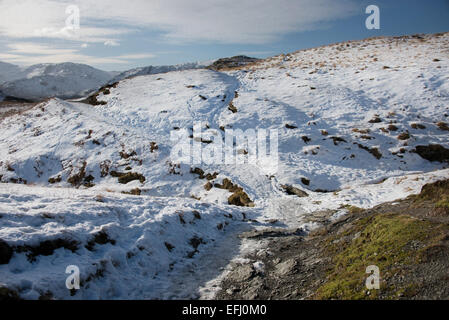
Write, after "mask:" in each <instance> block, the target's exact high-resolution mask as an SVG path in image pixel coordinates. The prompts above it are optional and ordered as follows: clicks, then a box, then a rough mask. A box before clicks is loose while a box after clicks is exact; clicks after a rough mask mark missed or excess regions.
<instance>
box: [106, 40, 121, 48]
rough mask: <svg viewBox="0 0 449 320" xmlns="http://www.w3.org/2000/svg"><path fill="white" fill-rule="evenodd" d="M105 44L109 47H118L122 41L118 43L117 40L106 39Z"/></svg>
mask: <svg viewBox="0 0 449 320" xmlns="http://www.w3.org/2000/svg"><path fill="white" fill-rule="evenodd" d="M104 45H105V46H107V47H118V46H119V45H120V43H118V42H117V41H115V40H106V41H105V42H104Z"/></svg>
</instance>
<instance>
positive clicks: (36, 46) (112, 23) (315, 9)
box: [0, 0, 449, 70]
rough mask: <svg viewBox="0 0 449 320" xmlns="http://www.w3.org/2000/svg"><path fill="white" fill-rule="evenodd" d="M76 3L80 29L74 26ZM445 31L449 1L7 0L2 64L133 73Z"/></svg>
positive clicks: (1, 23)
mask: <svg viewBox="0 0 449 320" xmlns="http://www.w3.org/2000/svg"><path fill="white" fill-rule="evenodd" d="M72 5H75V6H76V8H78V9H79V13H80V29H79V30H78V29H75V30H72V29H70V28H69V29H67V28H68V27H67V23H66V20H67V19H68V18H71V17H73V15H72V14H73V11H69V12H66V9H67V7H68V6H72ZM368 5H377V6H378V7H379V8H380V23H381V25H380V30H367V29H366V28H365V20H366V18H367V17H368V15H367V14H365V9H366V7H367V6H368ZM73 21H75V20H73V19H72V20H70V23H72V22H73ZM69 26H70V24H69ZM443 31H449V0H429V1H419V0H383V1H360V0H277V1H274V0H238V1H233V0H208V1H204V0H127V1H122V0H97V1H95V2H93V1H88V0H72V1H68V0H0V61H4V62H9V63H14V64H19V65H31V64H35V63H51V62H53V63H59V62H65V61H72V62H78V63H87V64H90V65H92V66H94V67H98V68H102V69H105V70H126V69H129V68H132V67H137V66H146V65H163V64H177V63H183V62H191V61H205V60H210V59H216V58H220V57H226V56H233V55H238V54H246V55H250V56H255V57H260V58H263V57H268V56H272V55H276V54H279V53H287V52H292V51H296V50H299V49H304V48H310V47H315V46H319V45H324V44H329V43H335V42H340V41H346V40H356V39H363V38H367V37H372V36H381V35H403V34H415V33H435V32H443Z"/></svg>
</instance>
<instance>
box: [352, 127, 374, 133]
mask: <svg viewBox="0 0 449 320" xmlns="http://www.w3.org/2000/svg"><path fill="white" fill-rule="evenodd" d="M352 132H354V133H360V134H368V133H370V132H371V130H370V129H359V128H354V129H352Z"/></svg>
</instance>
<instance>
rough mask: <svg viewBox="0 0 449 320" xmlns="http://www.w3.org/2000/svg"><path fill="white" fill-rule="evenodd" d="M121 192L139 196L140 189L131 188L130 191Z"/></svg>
mask: <svg viewBox="0 0 449 320" xmlns="http://www.w3.org/2000/svg"><path fill="white" fill-rule="evenodd" d="M122 193H123V194H129V195H132V196H140V195H141V194H142V190H140V189H139V188H135V189H132V190H131V191H123V192H122Z"/></svg>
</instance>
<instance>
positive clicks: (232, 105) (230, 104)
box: [228, 101, 238, 113]
mask: <svg viewBox="0 0 449 320" xmlns="http://www.w3.org/2000/svg"><path fill="white" fill-rule="evenodd" d="M228 109H229V111H231V112H232V113H237V112H238V110H237V107H236V106H234V103H233V102H232V101H231V102H230V103H229V106H228Z"/></svg>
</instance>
